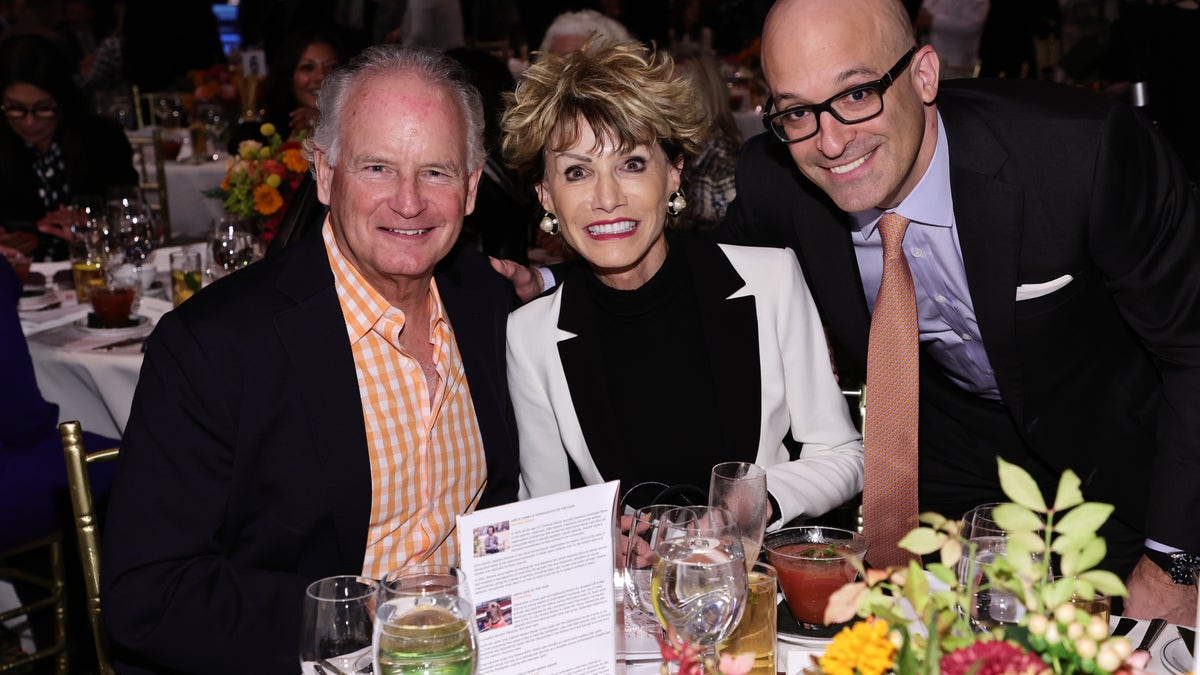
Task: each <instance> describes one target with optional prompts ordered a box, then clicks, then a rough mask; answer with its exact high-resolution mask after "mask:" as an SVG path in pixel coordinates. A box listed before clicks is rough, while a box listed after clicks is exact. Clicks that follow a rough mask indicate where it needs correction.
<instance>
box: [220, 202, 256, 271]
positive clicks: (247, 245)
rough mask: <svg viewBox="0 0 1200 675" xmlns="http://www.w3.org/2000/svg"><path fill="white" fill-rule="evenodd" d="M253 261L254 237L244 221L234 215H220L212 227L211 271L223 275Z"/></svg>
mask: <svg viewBox="0 0 1200 675" xmlns="http://www.w3.org/2000/svg"><path fill="white" fill-rule="evenodd" d="M251 262H254V237H253V235H251V234H250V232H249V230H248V229H247V226H246V224H245V222H243V221H242V220H240V219H238V218H237V217H235V216H229V215H225V216H221V217H220V218H218V219H217V220H216V224H215V226H214V227H213V237H212V272H213V274H214V276H225V275H226V274H229V273H230V272H233V271H234V270H239V269H241V268H243V267H245V266H247V265H249V264H250V263H251Z"/></svg>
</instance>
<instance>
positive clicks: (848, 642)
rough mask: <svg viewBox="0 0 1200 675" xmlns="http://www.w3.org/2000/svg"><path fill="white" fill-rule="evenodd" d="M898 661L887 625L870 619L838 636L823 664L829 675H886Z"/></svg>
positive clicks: (824, 655)
mask: <svg viewBox="0 0 1200 675" xmlns="http://www.w3.org/2000/svg"><path fill="white" fill-rule="evenodd" d="M895 657H896V645H894V644H892V641H891V640H889V639H888V625H887V622H885V621H880V620H878V619H867V620H865V621H860V622H858V623H856V624H854V625H852V626H848V627H846V628H843V629H842V630H841V632H839V633H838V634H837V635H835V636H834V637H833V641H832V642H830V644H829V646H828V647H827V648H826V649H825V653H824V654H823V655H822V656H821V659H820V664H821V671H822V672H823V673H825V675H856V673H857V675H883V673H886V672H888V671H889V670H891V669H892V665H893V661H894V659H895Z"/></svg>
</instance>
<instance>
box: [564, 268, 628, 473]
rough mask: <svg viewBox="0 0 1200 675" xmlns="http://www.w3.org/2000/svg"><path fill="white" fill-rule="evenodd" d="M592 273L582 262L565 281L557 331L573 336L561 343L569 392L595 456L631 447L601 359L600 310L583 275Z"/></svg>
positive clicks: (581, 428)
mask: <svg viewBox="0 0 1200 675" xmlns="http://www.w3.org/2000/svg"><path fill="white" fill-rule="evenodd" d="M591 273H592V272H591V270H589V269H588V267H587V265H585V264H583V263H582V262H579V263H576V264H575V265H573V266H572V267H571V268H570V269H569V271H568V273H567V275H566V277H565V278H564V280H563V284H562V289H561V290H560V291H559V292H560V293H562V299H561V302H560V305H559V307H560V309H559V313H558V327H559V329H560V330H563V331H565V332H567V333H570V334H572V335H573V336H574V337H570V338H567V339H564V340H560V341H559V343H558V356H559V359H560V360H561V361H562V367H563V373H564V374H565V376H566V380H567V390H568V391H569V392H570V395H571V403H572V404H573V406H574V408H575V416H576V417H577V418H578V420H579V428H580V430H581V431H582V432H583V437H584V438H585V439H588V446H589V449H590V451H591V453H592V455H593V456H594V455H595V454H596V452H597V449H600V448H607V449H618V448H622V447H627V446H628V439H627V437H626V434H625V433H624V426H623V425H620V424H615V423H614V420H617V419H619V418H618V417H617V415H616V412H615V411H614V410H613V408H612V405H611V401H612V397H611V396H610V394H609V391H610V389H609V386H608V383H609V376H608V374H607V373H606V372H605V368H604V360H603V359H601V358H599V354H601V353H603V352H602V347H603V345H602V344H601V339H600V334H599V330H598V328H599V320H600V317H599V309H598V308H597V306H596V304H595V302H594V301H593V300H592V298H591V297H590V296H589V295H588V291H587V284H588V283H589V280H588V279H587V278H586V277H585V276H584V275H589V274H591Z"/></svg>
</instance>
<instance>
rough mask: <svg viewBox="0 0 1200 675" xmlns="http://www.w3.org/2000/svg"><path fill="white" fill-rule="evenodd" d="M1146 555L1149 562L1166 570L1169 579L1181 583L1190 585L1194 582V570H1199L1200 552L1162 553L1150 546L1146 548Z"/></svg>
mask: <svg viewBox="0 0 1200 675" xmlns="http://www.w3.org/2000/svg"><path fill="white" fill-rule="evenodd" d="M1146 557H1147V558H1149V559H1150V562H1152V563H1154V564H1155V565H1158V566H1159V567H1160V568H1162V571H1164V572H1166V573H1167V574H1168V575H1169V576H1170V577H1171V581H1173V582H1175V583H1177V584H1180V585H1183V586H1191V585H1193V584H1194V583H1196V579H1195V576H1194V575H1195V574H1196V570H1200V553H1185V552H1182V551H1180V552H1178V553H1163V552H1162V551H1155V550H1154V549H1152V548H1148V549H1146Z"/></svg>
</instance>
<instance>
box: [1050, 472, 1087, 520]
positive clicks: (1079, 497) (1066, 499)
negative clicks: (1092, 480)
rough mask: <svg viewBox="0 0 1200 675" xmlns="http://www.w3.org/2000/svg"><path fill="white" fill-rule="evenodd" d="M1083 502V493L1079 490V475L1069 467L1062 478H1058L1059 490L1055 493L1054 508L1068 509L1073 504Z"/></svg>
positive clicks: (1056, 509)
mask: <svg viewBox="0 0 1200 675" xmlns="http://www.w3.org/2000/svg"><path fill="white" fill-rule="evenodd" d="M1082 502H1083V493H1082V492H1080V491H1079V476H1076V475H1075V472H1074V471H1072V470H1070V469H1067V470H1066V471H1064V472H1063V475H1062V478H1060V479H1058V492H1057V493H1056V494H1055V495H1054V510H1055V511H1056V512H1061V511H1066V510H1067V509H1069V508H1071V507H1072V506H1077V505H1078V504H1081V503H1082Z"/></svg>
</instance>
